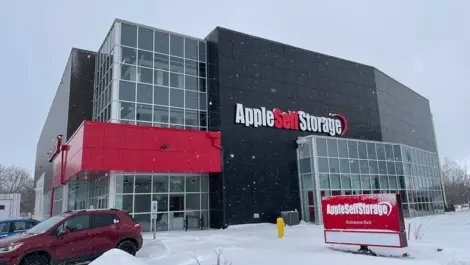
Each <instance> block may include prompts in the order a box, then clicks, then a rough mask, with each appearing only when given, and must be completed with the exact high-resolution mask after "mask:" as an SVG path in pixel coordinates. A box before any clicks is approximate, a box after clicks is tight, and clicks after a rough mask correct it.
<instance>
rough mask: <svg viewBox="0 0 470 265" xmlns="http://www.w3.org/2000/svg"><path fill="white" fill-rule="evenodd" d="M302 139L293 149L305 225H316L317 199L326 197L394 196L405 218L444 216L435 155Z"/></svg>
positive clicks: (326, 139) (395, 146) (361, 143)
mask: <svg viewBox="0 0 470 265" xmlns="http://www.w3.org/2000/svg"><path fill="white" fill-rule="evenodd" d="M305 139H307V141H306V144H304V145H303V146H302V147H300V148H299V150H298V156H299V165H298V166H299V172H300V174H299V177H300V180H299V181H300V185H301V187H302V189H301V190H302V194H301V196H302V205H303V217H304V220H306V221H308V222H316V223H321V218H318V217H320V215H321V202H320V200H321V197H323V196H331V195H353V194H378V193H398V194H400V195H401V198H402V202H403V208H404V215H405V217H414V216H421V215H429V214H436V213H440V212H443V207H444V202H443V197H442V186H441V183H440V173H439V168H438V160H437V156H436V154H433V153H430V152H426V151H423V150H419V149H416V148H411V147H407V146H404V145H400V144H391V143H382V142H372V141H362V140H348V139H338V138H332V137H309V138H305ZM317 202H318V203H317ZM316 204H318V205H320V207H316Z"/></svg>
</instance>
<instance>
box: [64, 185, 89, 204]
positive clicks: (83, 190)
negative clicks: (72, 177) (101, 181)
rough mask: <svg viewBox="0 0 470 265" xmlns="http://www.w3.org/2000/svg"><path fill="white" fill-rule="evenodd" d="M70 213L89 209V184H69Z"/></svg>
mask: <svg viewBox="0 0 470 265" xmlns="http://www.w3.org/2000/svg"><path fill="white" fill-rule="evenodd" d="M67 209H68V210H69V211H74V210H85V209H88V182H71V183H70V184H69V198H68V207H67Z"/></svg>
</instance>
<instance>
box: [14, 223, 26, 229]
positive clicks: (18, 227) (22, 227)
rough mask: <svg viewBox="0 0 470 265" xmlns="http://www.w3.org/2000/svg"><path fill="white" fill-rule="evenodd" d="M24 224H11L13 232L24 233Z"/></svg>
mask: <svg viewBox="0 0 470 265" xmlns="http://www.w3.org/2000/svg"><path fill="white" fill-rule="evenodd" d="M26 229H27V228H26V223H25V222H14V223H13V231H25V230H26Z"/></svg>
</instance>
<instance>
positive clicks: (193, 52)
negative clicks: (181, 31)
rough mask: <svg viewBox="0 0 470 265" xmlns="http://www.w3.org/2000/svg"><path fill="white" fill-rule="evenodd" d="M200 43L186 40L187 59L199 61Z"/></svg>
mask: <svg viewBox="0 0 470 265" xmlns="http://www.w3.org/2000/svg"><path fill="white" fill-rule="evenodd" d="M197 44H198V41H196V40H191V39H186V41H185V56H186V58H189V59H193V60H197V59H198V50H197V48H198V47H197Z"/></svg>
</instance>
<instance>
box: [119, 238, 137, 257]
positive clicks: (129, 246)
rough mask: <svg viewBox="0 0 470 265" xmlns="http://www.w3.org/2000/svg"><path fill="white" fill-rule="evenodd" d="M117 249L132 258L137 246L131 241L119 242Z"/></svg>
mask: <svg viewBox="0 0 470 265" xmlns="http://www.w3.org/2000/svg"><path fill="white" fill-rule="evenodd" d="M117 248H118V249H120V250H122V251H124V252H127V253H129V254H131V255H132V256H135V254H136V253H137V246H136V245H135V244H134V243H133V242H131V241H124V242H121V243H120V244H119V245H118V247H117Z"/></svg>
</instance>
